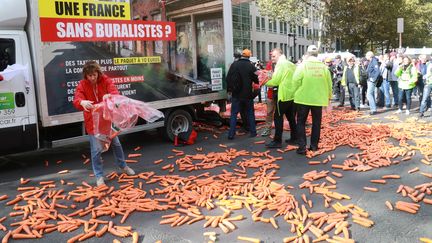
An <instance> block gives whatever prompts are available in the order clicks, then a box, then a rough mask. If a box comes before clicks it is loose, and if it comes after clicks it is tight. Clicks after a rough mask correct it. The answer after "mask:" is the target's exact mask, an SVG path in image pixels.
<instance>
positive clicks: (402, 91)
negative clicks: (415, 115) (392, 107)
mask: <svg viewBox="0 0 432 243" xmlns="http://www.w3.org/2000/svg"><path fill="white" fill-rule="evenodd" d="M413 90H414V88H412V89H399V109H402V100H403V98H404V96H405V98H406V104H407V105H406V109H407V110H408V111H409V110H410V109H411V94H412V92H413Z"/></svg>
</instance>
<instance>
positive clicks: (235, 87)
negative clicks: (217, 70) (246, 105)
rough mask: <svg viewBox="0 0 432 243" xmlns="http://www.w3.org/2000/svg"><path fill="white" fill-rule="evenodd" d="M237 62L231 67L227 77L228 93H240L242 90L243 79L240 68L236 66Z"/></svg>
mask: <svg viewBox="0 0 432 243" xmlns="http://www.w3.org/2000/svg"><path fill="white" fill-rule="evenodd" d="M235 64H236V63H235V62H234V63H233V64H231V67H230V69H229V71H228V74H227V76H226V81H227V91H228V92H231V93H233V94H238V93H240V91H241V89H242V85H243V84H242V79H241V75H240V72H239V70H238V68H237V67H236V66H235Z"/></svg>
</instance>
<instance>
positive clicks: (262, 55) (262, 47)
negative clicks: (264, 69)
mask: <svg viewBox="0 0 432 243" xmlns="http://www.w3.org/2000/svg"><path fill="white" fill-rule="evenodd" d="M261 49H262V50H261V57H260V60H266V59H265V58H266V56H267V51H266V43H265V41H263V42H261Z"/></svg>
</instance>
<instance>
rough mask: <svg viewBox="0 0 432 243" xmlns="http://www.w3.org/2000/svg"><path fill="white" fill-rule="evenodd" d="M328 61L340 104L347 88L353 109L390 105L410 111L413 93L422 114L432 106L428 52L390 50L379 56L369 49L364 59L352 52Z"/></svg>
mask: <svg viewBox="0 0 432 243" xmlns="http://www.w3.org/2000/svg"><path fill="white" fill-rule="evenodd" d="M325 63H326V64H327V65H328V67H329V70H330V72H331V73H332V75H333V99H334V100H335V101H339V105H338V106H339V107H343V106H344V105H345V101H344V98H345V89H347V90H348V93H349V105H350V106H351V109H353V110H357V111H360V109H361V108H367V107H369V109H370V114H371V115H374V114H376V113H377V111H378V109H381V110H388V109H390V108H395V109H397V111H396V113H402V112H403V110H405V114H406V115H410V114H411V113H412V110H413V107H412V100H413V97H418V104H419V113H418V115H419V117H424V112H425V111H426V110H427V109H428V108H430V107H431V101H430V92H431V91H430V90H431V84H432V65H429V61H428V59H427V56H426V55H420V56H419V57H418V59H416V58H411V57H410V56H407V55H403V54H398V53H396V52H391V53H386V54H384V55H380V56H378V57H376V56H375V55H374V53H373V52H368V53H366V56H365V57H364V58H361V59H360V58H356V57H355V56H354V55H352V56H349V57H347V58H346V60H341V56H336V58H335V59H334V60H332V59H331V58H327V59H326V60H325Z"/></svg>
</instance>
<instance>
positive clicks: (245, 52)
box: [242, 49, 252, 57]
mask: <svg viewBox="0 0 432 243" xmlns="http://www.w3.org/2000/svg"><path fill="white" fill-rule="evenodd" d="M251 55H252V52H251V51H250V50H249V49H244V50H243V51H242V56H244V57H250V56H251Z"/></svg>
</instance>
